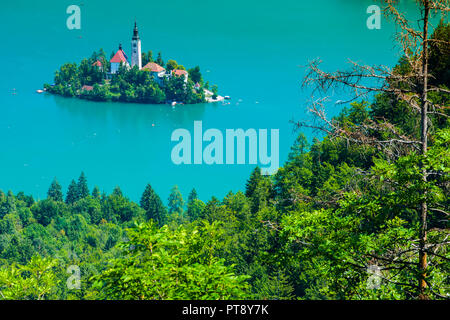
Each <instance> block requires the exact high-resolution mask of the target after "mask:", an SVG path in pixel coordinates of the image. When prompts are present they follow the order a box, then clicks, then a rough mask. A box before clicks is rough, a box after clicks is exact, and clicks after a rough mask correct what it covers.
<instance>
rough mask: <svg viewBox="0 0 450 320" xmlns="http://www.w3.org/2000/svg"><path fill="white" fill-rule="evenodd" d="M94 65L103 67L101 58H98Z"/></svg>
mask: <svg viewBox="0 0 450 320" xmlns="http://www.w3.org/2000/svg"><path fill="white" fill-rule="evenodd" d="M92 65H93V66H95V67H101V66H102V63H101V62H100V60H97V61H95V62H94V63H93V64H92Z"/></svg>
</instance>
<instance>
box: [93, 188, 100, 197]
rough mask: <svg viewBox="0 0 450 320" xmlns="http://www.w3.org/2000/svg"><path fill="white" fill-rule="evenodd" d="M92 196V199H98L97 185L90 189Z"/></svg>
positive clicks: (98, 190)
mask: <svg viewBox="0 0 450 320" xmlns="http://www.w3.org/2000/svg"><path fill="white" fill-rule="evenodd" d="M92 197H93V198H94V199H100V189H99V187H97V186H95V187H94V189H93V190H92Z"/></svg>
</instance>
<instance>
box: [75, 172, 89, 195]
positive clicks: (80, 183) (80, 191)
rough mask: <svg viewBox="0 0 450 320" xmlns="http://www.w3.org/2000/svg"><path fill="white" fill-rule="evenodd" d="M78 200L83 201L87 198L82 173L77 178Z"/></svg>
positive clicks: (85, 182)
mask: <svg viewBox="0 0 450 320" xmlns="http://www.w3.org/2000/svg"><path fill="white" fill-rule="evenodd" d="M77 187H78V199H83V198H86V197H87V196H89V188H88V185H87V180H86V176H85V175H84V172H81V174H80V177H79V178H78V185H77Z"/></svg>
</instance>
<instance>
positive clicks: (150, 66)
mask: <svg viewBox="0 0 450 320" xmlns="http://www.w3.org/2000/svg"><path fill="white" fill-rule="evenodd" d="M142 69H145V70H149V71H151V72H162V71H166V69H164V68H163V67H161V66H160V65H159V64H157V63H154V62H149V63H147V64H146V65H145V66H144V67H143V68H142Z"/></svg>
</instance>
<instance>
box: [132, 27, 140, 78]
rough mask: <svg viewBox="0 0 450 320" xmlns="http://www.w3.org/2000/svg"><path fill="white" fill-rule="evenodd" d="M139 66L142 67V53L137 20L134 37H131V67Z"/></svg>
mask: <svg viewBox="0 0 450 320" xmlns="http://www.w3.org/2000/svg"><path fill="white" fill-rule="evenodd" d="M134 66H138V68H139V70H140V69H142V55H141V39H139V33H138V28H137V24H136V22H134V30H133V38H132V39H131V67H134Z"/></svg>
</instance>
